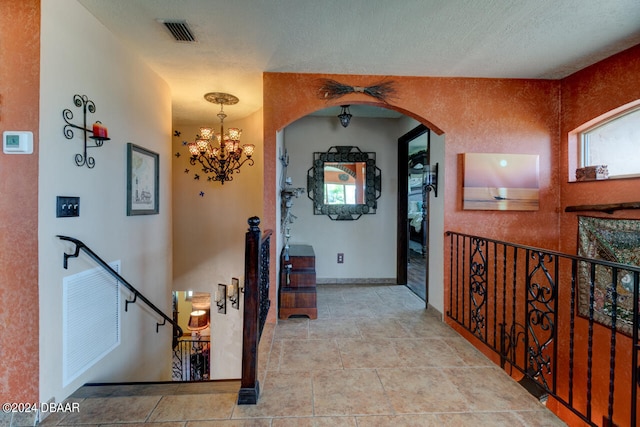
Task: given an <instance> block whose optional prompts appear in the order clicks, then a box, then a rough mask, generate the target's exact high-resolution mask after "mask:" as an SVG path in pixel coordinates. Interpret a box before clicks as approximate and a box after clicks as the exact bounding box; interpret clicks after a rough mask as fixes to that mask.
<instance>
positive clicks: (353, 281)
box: [316, 277, 397, 285]
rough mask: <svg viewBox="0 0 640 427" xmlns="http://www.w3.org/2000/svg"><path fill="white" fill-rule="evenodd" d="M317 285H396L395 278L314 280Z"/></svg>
mask: <svg viewBox="0 0 640 427" xmlns="http://www.w3.org/2000/svg"><path fill="white" fill-rule="evenodd" d="M316 284H317V285H396V284H397V283H396V278H395V277H392V278H373V279H372V278H349V279H344V278H339V279H332V278H316Z"/></svg>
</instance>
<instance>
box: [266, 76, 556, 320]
mask: <svg viewBox="0 0 640 427" xmlns="http://www.w3.org/2000/svg"><path fill="white" fill-rule="evenodd" d="M321 78H332V79H334V80H337V81H339V82H341V83H344V84H348V85H351V86H370V85H373V84H376V83H379V82H380V81H382V80H392V81H393V82H394V85H395V89H396V92H395V96H394V98H393V99H390V101H389V104H388V105H385V104H383V103H380V102H376V100H375V99H373V98H371V97H369V96H366V95H364V94H361V93H354V94H349V95H347V96H344V97H342V98H339V99H337V100H334V101H327V100H325V99H322V98H320V97H319V96H318V91H317V88H318V79H321ZM559 88H560V84H559V82H557V81H548V80H505V79H468V78H430V77H398V76H394V77H386V78H385V77H384V76H366V75H330V76H329V75H321V74H289V73H265V74H264V126H265V128H264V129H265V134H264V140H265V142H264V144H265V153H264V157H265V166H264V173H265V181H264V182H265V183H266V185H265V194H264V214H263V215H264V218H263V223H262V226H263V227H264V228H272V229H275V209H276V206H278V204H277V203H276V202H277V195H276V193H277V192H276V186H275V182H276V178H275V168H276V158H277V153H276V149H275V144H276V138H275V135H276V131H278V130H280V129H283V128H284V127H285V126H287V125H288V124H289V123H291V122H293V121H294V120H297V119H298V118H300V117H303V116H305V115H307V114H309V113H311V112H313V111H316V110H319V109H322V108H326V107H327V106H330V105H340V104H358V103H366V104H374V105H379V106H381V107H386V108H392V109H394V110H397V111H400V112H402V113H404V114H406V115H408V116H411V117H413V118H415V119H417V120H419V121H420V122H422V123H424V124H425V125H427V126H428V127H430V128H431V129H432V130H433V131H435V132H436V133H438V134H442V133H444V135H445V146H446V152H445V156H446V167H445V176H444V183H443V185H444V190H441V191H439V192H438V196H439V197H444V198H445V230H452V231H459V232H466V233H470V234H478V235H485V236H492V237H493V238H497V239H505V240H510V241H513V242H517V243H522V244H530V245H535V246H541V247H546V248H552V249H555V248H557V242H558V227H557V222H558V206H559V188H558V179H557V171H558V164H557V162H558V154H557V153H558V152H559V139H558V134H559V131H558V115H559V103H560V98H559ZM466 152H498V153H500V152H501V153H526V154H538V155H540V210H539V211H536V212H515V211H512V212H489V211H463V210H462V193H461V186H462V168H461V164H460V162H461V154H462V153H466ZM383 173H385V171H383ZM441 179H442V178H441ZM269 183H274V184H273V185H269ZM440 188H442V187H440ZM524 225H526V226H524ZM273 250H274V251H275V248H274V249H273ZM273 255H274V256H275V253H274V254H273ZM447 271H448V269H447V266H445V275H446V274H447V273H446V272H447ZM445 279H447V278H445ZM272 283H275V272H272ZM272 292H275V287H272ZM272 297H275V295H272ZM272 315H273V313H272ZM271 318H273V317H271Z"/></svg>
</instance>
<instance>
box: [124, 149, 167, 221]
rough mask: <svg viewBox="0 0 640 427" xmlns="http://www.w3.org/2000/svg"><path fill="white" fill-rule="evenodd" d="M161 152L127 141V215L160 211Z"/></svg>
mask: <svg viewBox="0 0 640 427" xmlns="http://www.w3.org/2000/svg"><path fill="white" fill-rule="evenodd" d="M159 157H160V156H159V154H158V153H154V152H153V151H149V150H147V149H146V148H143V147H140V146H137V145H135V144H132V143H130V142H129V143H127V215H128V216H131V215H155V214H157V213H158V211H159V206H160V205H159V195H160V190H159V182H160V171H159Z"/></svg>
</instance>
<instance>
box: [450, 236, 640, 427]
mask: <svg viewBox="0 0 640 427" xmlns="http://www.w3.org/2000/svg"><path fill="white" fill-rule="evenodd" d="M447 236H448V239H447V245H448V251H449V263H448V264H449V265H448V269H449V271H448V276H449V279H448V295H447V298H446V299H447V301H446V305H447V309H446V314H447V317H448V318H449V319H451V320H452V321H453V322H454V325H456V324H457V328H458V330H462V332H463V333H464V334H466V335H467V338H468V339H469V340H470V341H476V342H477V341H479V342H480V343H481V344H480V343H478V346H479V347H480V348H482V347H483V346H486V348H488V349H490V350H491V351H493V352H495V354H496V361H499V363H500V365H501V367H502V368H504V369H505V370H507V371H508V372H509V373H511V375H512V376H514V377H516V379H518V380H520V381H521V382H523V383H524V382H525V381H526V382H528V383H530V384H534V385H535V387H536V388H537V389H538V391H540V392H542V393H544V394H547V395H548V396H549V399H550V401H551V400H555V401H556V402H558V403H559V405H558V404H555V405H556V406H557V408H559V411H562V412H563V414H566V416H567V417H570V418H572V419H573V418H575V419H576V420H578V419H579V420H582V421H583V422H585V423H587V424H589V425H593V426H596V425H607V426H613V425H619V426H623V425H626V426H636V425H637V424H638V422H639V415H638V413H637V412H638V387H639V384H638V380H639V370H640V367H639V366H638V351H639V347H640V345H639V341H638V326H639V322H638V317H639V316H638V300H639V295H638V294H639V283H640V267H636V266H629V265H625V264H618V263H613V262H608V261H601V260H595V259H588V258H582V257H578V256H572V255H567V254H562V253H559V252H554V251H549V250H545V249H539V248H535V247H529V246H523V245H516V244H512V243H507V242H502V241H497V240H492V239H487V238H484V237H478V236H471V235H465V234H459V233H454V232H447ZM624 298H626V300H624ZM629 299H631V301H629ZM562 406H564V407H565V408H566V409H567V410H562Z"/></svg>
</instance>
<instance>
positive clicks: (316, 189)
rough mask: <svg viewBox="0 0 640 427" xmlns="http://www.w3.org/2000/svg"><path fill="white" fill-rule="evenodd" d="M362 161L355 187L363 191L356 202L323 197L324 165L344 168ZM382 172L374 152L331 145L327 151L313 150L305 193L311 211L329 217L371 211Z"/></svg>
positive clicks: (354, 216) (351, 216) (348, 216)
mask: <svg viewBox="0 0 640 427" xmlns="http://www.w3.org/2000/svg"><path fill="white" fill-rule="evenodd" d="M358 163H362V164H364V165H365V173H364V176H363V177H362V180H361V182H360V183H359V184H358V183H357V184H358V186H359V187H358V189H357V191H359V192H360V191H361V192H362V193H363V197H362V199H361V200H360V203H348V204H347V203H340V204H337V203H332V202H331V201H328V200H327V194H326V191H327V186H326V185H325V166H327V164H331V165H332V166H333V167H334V168H341V167H342V168H344V169H345V170H346V169H347V167H348V166H350V165H355V164H358ZM381 183H382V174H381V171H380V169H379V168H378V167H377V166H376V153H365V152H362V151H360V149H359V148H358V147H353V146H333V147H331V148H329V150H328V151H327V152H316V153H313V166H312V167H311V168H310V169H309V170H308V171H307V196H308V197H309V198H310V199H311V200H313V213H314V214H315V215H328V216H329V218H331V219H333V220H355V219H358V218H360V216H362V215H365V214H375V213H376V209H377V208H378V202H377V200H378V199H379V198H380V194H381V187H382V184H381Z"/></svg>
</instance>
